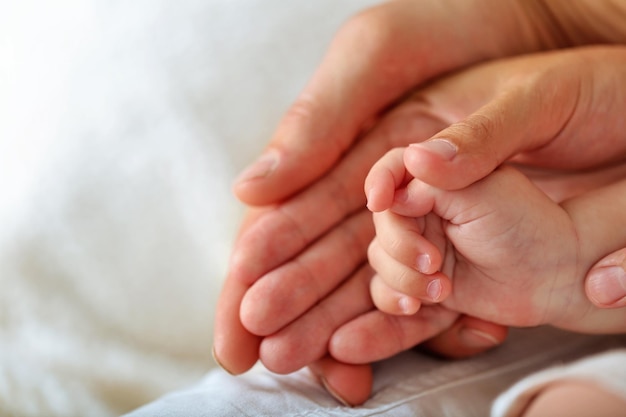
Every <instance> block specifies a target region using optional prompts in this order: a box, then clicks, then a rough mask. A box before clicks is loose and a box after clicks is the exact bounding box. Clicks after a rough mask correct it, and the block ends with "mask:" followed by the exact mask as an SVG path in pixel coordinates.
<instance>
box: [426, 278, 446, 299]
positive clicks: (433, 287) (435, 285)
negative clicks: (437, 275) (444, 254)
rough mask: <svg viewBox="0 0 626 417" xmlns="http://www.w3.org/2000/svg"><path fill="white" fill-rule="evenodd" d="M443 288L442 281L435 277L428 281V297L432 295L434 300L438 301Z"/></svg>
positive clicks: (431, 297)
mask: <svg viewBox="0 0 626 417" xmlns="http://www.w3.org/2000/svg"><path fill="white" fill-rule="evenodd" d="M442 290H443V287H442V286H441V281H440V280H438V279H434V280H432V281H430V282H429V283H428V286H427V287H426V294H428V297H430V299H431V300H432V301H435V302H436V301H438V300H439V298H440V297H441V292H442Z"/></svg>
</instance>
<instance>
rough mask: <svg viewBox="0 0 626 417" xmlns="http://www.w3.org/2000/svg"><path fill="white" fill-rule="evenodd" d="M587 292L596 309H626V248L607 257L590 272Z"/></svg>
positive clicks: (586, 283) (586, 282) (586, 285)
mask: <svg viewBox="0 0 626 417" xmlns="http://www.w3.org/2000/svg"><path fill="white" fill-rule="evenodd" d="M585 292H586V293H587V297H589V300H590V301H591V302H592V303H593V304H594V305H595V306H596V307H600V308H619V307H626V248H625V249H620V250H618V251H616V252H613V253H611V254H609V255H607V256H606V257H604V258H602V259H601V260H600V261H599V262H598V263H597V264H595V265H594V266H593V267H592V268H591V270H589V272H588V274H587V278H586V280H585Z"/></svg>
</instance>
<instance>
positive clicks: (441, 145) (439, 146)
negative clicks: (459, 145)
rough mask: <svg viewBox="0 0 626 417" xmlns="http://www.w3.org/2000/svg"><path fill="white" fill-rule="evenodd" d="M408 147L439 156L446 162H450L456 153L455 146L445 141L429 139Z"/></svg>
mask: <svg viewBox="0 0 626 417" xmlns="http://www.w3.org/2000/svg"><path fill="white" fill-rule="evenodd" d="M410 146H411V147H414V148H419V149H424V150H426V151H428V152H430V153H433V154H435V155H439V156H440V157H441V158H442V159H445V160H446V161H452V160H453V159H454V157H455V156H456V153H457V149H456V146H454V144H452V143H451V142H450V141H448V140H446V139H430V140H427V141H426V142H420V143H414V144H411V145H410Z"/></svg>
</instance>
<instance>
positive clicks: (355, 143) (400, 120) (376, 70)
mask: <svg viewBox="0 0 626 417" xmlns="http://www.w3.org/2000/svg"><path fill="white" fill-rule="evenodd" d="M415 4H416V3H415V2H411V1H395V2H390V3H386V4H383V5H381V6H379V7H377V8H373V9H371V10H369V11H366V12H364V13H362V14H360V15H358V16H356V17H355V18H354V19H352V20H350V21H349V22H348V23H347V24H346V25H345V26H344V28H343V29H342V30H341V31H340V32H339V33H338V35H337V37H336V38H335V41H334V42H333V43H332V45H331V46H330V49H329V51H328V53H327V55H326V57H325V59H324V60H323V62H322V64H321V65H320V67H319V69H318V71H317V72H316V74H315V75H314V77H313V79H312V80H311V82H310V83H309V85H308V86H307V87H306V88H305V90H304V92H303V93H302V94H301V96H300V97H299V98H298V99H297V100H296V102H295V104H294V105H293V107H292V108H291V109H290V110H289V111H288V113H287V114H286V116H285V117H284V119H283V120H282V121H281V123H280V124H279V127H278V129H277V131H276V134H275V135H274V137H273V138H272V140H271V141H270V144H269V145H268V148H267V151H266V153H265V154H264V155H263V156H262V157H261V158H260V160H259V161H258V162H257V163H256V164H253V166H252V167H251V168H250V169H248V170H247V171H246V172H244V173H243V174H242V176H241V177H240V178H239V180H238V182H237V183H236V185H235V189H234V190H235V193H236V194H237V195H238V197H239V198H240V199H241V200H242V201H244V202H246V203H248V204H251V205H257V206H266V207H264V208H259V209H253V210H251V211H250V213H249V215H248V217H247V218H246V220H244V224H243V226H242V230H241V233H240V236H239V238H238V240H237V243H236V245H235V248H234V250H233V257H232V261H231V267H230V271H229V275H228V277H227V279H226V282H225V285H224V288H223V292H222V294H221V296H220V300H219V303H218V306H217V314H216V326H215V339H214V340H215V345H214V354H215V356H216V359H217V360H218V361H219V362H220V363H221V364H222V365H223V366H224V367H225V368H226V369H228V370H229V371H231V372H232V373H235V374H236V373H241V372H245V370H247V369H248V368H249V367H250V366H252V364H253V363H254V362H256V361H257V360H258V359H259V357H261V359H262V360H263V361H264V362H271V361H274V362H278V360H276V359H273V358H272V350H271V349H265V350H264V349H263V343H270V342H266V340H271V339H269V338H267V337H263V336H262V335H257V334H255V333H254V332H252V331H250V329H249V328H247V327H255V326H259V327H266V329H265V330H266V331H262V332H260V333H266V332H267V329H269V328H271V327H273V326H272V325H271V323H250V322H248V321H249V319H250V317H249V316H250V314H249V313H246V311H245V309H246V308H252V307H253V305H254V303H251V304H252V306H250V307H245V308H243V305H242V301H243V300H244V298H245V297H247V296H248V292H249V289H251V287H252V286H253V285H254V284H255V283H256V282H257V281H259V279H260V278H261V277H264V276H266V274H268V273H269V272H272V271H277V270H279V269H281V268H282V271H283V272H285V271H291V272H293V270H289V269H288V268H286V267H285V266H286V265H288V264H289V263H298V262H299V261H300V257H301V256H303V255H304V254H305V253H308V252H314V250H313V248H314V246H315V245H312V243H313V242H319V238H320V237H322V236H327V235H330V234H335V231H336V229H341V228H342V227H343V226H344V223H347V222H350V221H352V220H353V217H354V216H355V214H354V213H356V212H358V211H359V210H361V209H362V207H363V204H364V199H363V197H362V192H361V190H362V181H363V179H364V178H365V175H366V173H367V170H368V169H369V167H371V165H372V164H373V163H374V162H375V161H376V160H377V159H378V158H379V157H380V156H382V155H383V154H384V153H385V152H386V151H387V150H389V149H391V148H393V147H396V146H401V145H406V144H408V143H412V142H416V141H418V140H424V139H427V138H428V137H430V136H432V135H434V134H435V133H437V132H438V131H439V130H441V129H442V128H444V127H445V126H447V124H448V122H449V120H450V118H451V117H450V115H454V117H452V119H455V118H456V117H458V116H459V115H461V116H462V117H465V116H466V115H467V112H465V111H464V110H463V108H464V107H465V105H466V104H467V105H468V106H469V107H472V105H471V103H472V102H475V101H478V102H480V101H482V98H484V97H485V96H489V94H485V93H484V91H483V90H481V88H479V87H476V88H471V89H470V90H469V91H468V92H467V94H466V96H465V97H466V98H463V100H462V101H463V105H460V104H459V103H458V100H452V98H453V97H451V98H450V101H451V102H452V103H450V107H448V108H446V109H445V110H444V111H443V112H442V113H437V111H436V110H434V109H432V108H430V106H429V104H428V103H423V104H422V105H421V106H413V107H412V108H411V109H408V110H407V107H405V108H404V113H401V112H396V113H394V115H395V116H390V115H387V116H384V120H381V119H380V117H381V114H382V112H383V111H384V110H385V109H387V108H388V107H389V106H390V105H391V104H393V103H394V102H395V101H396V100H398V99H399V98H400V97H401V96H402V95H404V94H406V92H407V91H409V90H411V89H413V88H415V87H417V86H419V85H420V84H422V83H424V82H425V81H427V80H429V79H431V78H433V77H435V76H437V75H439V74H441V73H444V72H447V71H450V70H454V69H457V68H461V67H465V66H468V65H472V64H475V63H476V62H478V61H484V60H489V59H495V58H499V57H504V56H510V55H516V54H521V53H526V52H533V51H538V50H545V49H553V48H560V47H565V46H572V45H581V44H585V43H617V42H623V41H624V38H625V36H624V33H623V31H624V29H623V24H622V22H623V16H622V15H620V13H623V10H624V7H623V3H622V2H593V1H580V2H576V4H575V5H571V4H570V3H569V2H549V3H545V2H519V3H518V2H506V3H504V2H494V3H493V4H492V3H490V4H485V3H482V2H449V4H448V3H446V2H441V1H430V2H429V1H423V2H420V3H419V7H415ZM461 9H462V10H461ZM451 10H454V11H455V12H454V13H451V12H450V11H451ZM589 16H594V17H595V18H596V19H588V17H589ZM485 28H489V30H488V31H487V30H486V29H485ZM494 33H497V34H499V36H494ZM434 34H436V35H437V36H434ZM415 40H419V41H418V42H416V41H415ZM355 45H358V46H359V51H360V54H359V56H358V57H357V58H355V57H354V55H353V54H349V53H346V51H352V50H354V49H355ZM363 45H365V46H366V47H363ZM451 45H453V46H454V47H452V48H451V47H450V46H451ZM441 50H446V54H441V53H440V51H441ZM348 57H349V59H348ZM418 63H419V64H418ZM481 85H482V84H481ZM476 90H480V91H476ZM487 90H489V89H487ZM455 96H456V95H455ZM475 96H477V97H479V99H477V100H474V99H473V98H472V97H475ZM471 98H472V99H471ZM455 103H457V104H455ZM457 107H462V108H460V109H458V110H459V111H458V112H457V111H456V110H457ZM416 120H420V122H421V123H419V125H418V123H416V122H415V121H416ZM394 125H395V127H394ZM407 125H409V126H411V131H410V133H411V135H410V137H409V135H408V132H407V130H406V127H407ZM373 126H374V127H373ZM400 127H404V129H400ZM400 130H401V131H402V132H401V133H400ZM374 132H376V133H374ZM366 133H367V134H366ZM470 138H471V137H470ZM357 139H359V140H357ZM464 141H465V139H464V138H460V139H459V142H455V145H456V147H457V150H458V151H457V155H458V156H459V157H458V158H456V159H455V161H451V163H450V164H447V165H446V167H447V168H450V167H452V168H454V169H455V173H460V174H461V175H460V176H461V177H463V178H466V179H467V181H468V183H471V182H473V181H475V180H477V179H478V178H476V177H477V175H475V174H474V169H475V168H476V164H473V165H472V164H466V162H465V161H468V160H475V161H480V158H478V157H479V156H480V155H475V156H476V158H474V157H473V156H472V152H478V149H479V148H478V147H476V146H474V147H472V146H470V144H471V141H469V142H468V146H465V142H464ZM474 143H477V142H474ZM516 143H517V144H518V145H519V142H516ZM503 145H504V144H503V142H489V141H488V142H486V143H485V144H484V146H483V147H481V148H480V149H482V150H487V152H488V153H490V154H493V155H498V156H500V157H502V158H506V155H507V153H509V154H515V153H516V152H517V149H515V148H514V147H509V146H506V147H505V149H501V148H500V147H501V146H503ZM463 155H465V156H468V158H467V159H465V158H463V157H462V156H463ZM546 156H548V153H546ZM473 158H474V159H473ZM312 161H313V162H312ZM440 162H442V163H441V167H443V166H444V165H445V164H444V163H443V161H440ZM495 162H496V161H495V160H486V161H485V162H484V165H485V167H486V168H482V169H481V170H480V172H481V173H482V172H484V171H487V172H488V171H490V170H491V169H493V166H491V165H493V164H494V163H495ZM477 163H478V164H479V165H480V164H481V163H480V162H477ZM435 164H436V162H435ZM464 164H465V165H464ZM470 174H471V175H470ZM457 177H458V176H457ZM448 185H450V186H454V187H457V186H459V184H448ZM330 196H340V198H332V197H330ZM320 205H321V206H324V207H325V208H327V210H324V211H321V210H316V209H315V207H319V206H320ZM369 222H371V220H369ZM367 223H368V220H366V219H364V220H362V227H364V228H367V227H369V228H370V230H371V223H370V225H369V226H368V225H367ZM338 234H339V235H341V233H340V232H339V233H338ZM270 237H271V239H270ZM287 237H289V238H287ZM370 238H371V236H370ZM338 239H339V240H334V238H329V239H328V241H327V243H326V244H327V245H329V246H330V245H333V242H337V241H340V240H341V237H339V238H338ZM268 242H269V243H268ZM366 246H367V245H363V244H362V242H361V241H356V240H353V241H352V243H351V247H350V249H349V250H351V251H353V253H354V254H357V253H361V255H360V256H356V255H354V256H353V257H352V258H351V262H353V264H352V267H353V268H352V270H351V271H350V272H345V271H347V270H348V269H350V268H348V267H347V266H346V267H345V268H344V269H342V270H341V271H342V272H338V273H332V274H331V275H330V276H328V277H327V278H328V279H329V280H331V281H332V283H334V284H335V285H336V287H335V288H341V286H340V284H341V285H345V284H343V283H346V282H349V281H351V280H353V279H358V278H357V276H358V272H356V271H358V270H359V268H360V266H361V265H362V264H363V263H364V262H365V247H366ZM334 247H339V245H338V244H337V245H335V246H334ZM318 249H319V247H318ZM361 250H362V252H361ZM329 252H332V253H334V254H335V255H334V256H333V257H331V258H329V259H328V263H329V264H333V263H334V262H340V260H339V259H338V258H339V257H341V255H342V252H340V251H329ZM314 254H315V252H314V253H313V254H310V255H307V256H308V257H309V260H311V259H314V258H315V256H314ZM303 265H304V268H302V269H301V270H300V271H301V273H302V274H304V275H308V276H310V277H311V278H310V285H316V284H314V283H313V281H315V279H316V277H319V271H317V270H316V269H315V268H317V267H316V266H314V265H315V264H314V263H305V264H303ZM275 273H277V274H279V275H280V272H275ZM283 276H284V279H283V280H287V276H286V275H283ZM278 280H279V281H280V279H278ZM286 282H288V281H286ZM331 286H332V285H331ZM255 291H256V292H257V299H258V295H261V294H262V293H263V290H262V289H261V290H259V289H256V290H255ZM331 294H333V292H332V291H331V292H330V293H323V292H322V293H319V295H317V298H318V299H319V300H322V299H325V298H327V297H329V296H330V295H331ZM250 299H251V300H254V297H252V296H251V297H250ZM259 308H260V309H263V307H259ZM360 310H363V311H360ZM368 311H370V310H369V309H366V308H365V306H360V307H359V309H355V310H354V311H352V312H351V315H352V316H353V317H351V318H354V317H359V316H360V315H362V314H364V313H367V312H368ZM240 312H241V313H242V314H241V316H240ZM305 314H306V313H305ZM440 314H441V317H440V318H441V320H440V321H436V320H434V319H433V321H432V323H435V324H434V325H432V326H429V327H426V328H424V330H420V331H416V332H415V333H412V335H411V336H412V339H411V341H410V342H415V343H419V342H420V341H424V340H426V339H429V338H431V337H432V336H435V335H437V334H440V333H441V336H440V337H441V338H442V339H440V340H443V339H446V340H448V341H449V342H450V343H451V344H444V345H445V346H449V347H450V346H451V347H452V348H448V351H447V352H445V349H444V354H445V353H448V354H451V355H453V356H463V355H464V354H473V353H476V352H477V351H480V350H484V349H485V348H487V347H489V346H493V345H494V343H493V341H494V340H495V342H496V343H499V342H500V341H502V340H503V338H504V337H503V335H504V334H505V332H504V330H503V329H502V327H499V326H495V325H490V324H489V323H485V322H482V321H476V320H469V319H467V318H465V317H462V318H461V319H460V320H461V321H455V319H454V318H451V317H449V315H448V313H444V312H441V313H440ZM433 315H436V314H433ZM246 317H248V318H246ZM351 318H347V317H343V319H342V320H340V321H343V320H345V322H348V321H349V320H350V319H351ZM266 319H267V320H266ZM266 319H263V320H261V321H268V322H271V321H272V318H271V317H269V318H268V317H266ZM431 319H432V317H431ZM244 322H245V323H246V325H245V326H244ZM338 323H339V322H337V324H338ZM476 323H480V325H479V327H480V326H482V327H480V329H477V328H476V327H474V329H477V330H480V331H486V332H487V333H486V334H487V335H488V336H489V337H487V338H486V339H485V338H482V342H483V344H482V347H481V348H477V346H478V345H479V344H477V343H467V341H468V339H467V338H466V337H465V336H466V335H467V334H468V333H467V332H464V331H462V330H463V329H464V328H466V325H468V324H469V325H470V328H471V326H476ZM338 325H339V324H338ZM446 329H447V332H444V331H445V330H446ZM253 330H259V329H256V328H254V329H253ZM327 332H328V330H327V329H325V330H324V332H323V334H313V335H312V337H317V336H319V337H320V339H318V340H322V341H323V340H324V338H325V337H326V336H327V334H326V333H327ZM442 332H444V333H442ZM464 335H465V336H464ZM471 339H472V338H470V340H471ZM478 340H480V338H479V339H473V342H477V341H478ZM486 342H489V343H486ZM415 343H414V344H415ZM279 345H280V344H279ZM434 345H436V343H434ZM400 347H402V346H397V348H400ZM439 348H441V345H440V346H439ZM274 352H277V355H276V357H280V356H281V355H283V356H284V354H285V352H284V351H280V350H278V351H276V350H274ZM312 359H313V360H314V359H318V358H312ZM334 364H335V363H334V362H333V361H332V359H329V361H327V362H326V366H324V367H323V369H322V368H320V367H316V366H315V365H314V366H313V368H314V369H316V370H318V371H319V370H320V369H322V371H320V372H321V374H319V375H321V378H322V379H324V380H325V381H326V383H327V385H328V386H332V388H333V391H334V392H335V393H337V394H338V395H339V396H341V397H342V398H343V399H344V400H346V402H347V403H350V404H357V403H359V402H362V401H363V400H364V399H365V398H367V396H368V395H369V390H370V389H371V385H370V384H369V383H367V382H365V383H363V384H361V383H359V382H358V381H360V380H361V379H360V376H361V375H363V374H366V373H368V372H371V370H370V369H369V367H368V366H367V365H365V366H355V367H347V366H345V365H343V364H336V365H337V368H334ZM292 367H293V364H292ZM286 368H288V366H287V367H286ZM334 369H337V370H339V371H338V372H334V371H333V370H334ZM328 375H332V376H333V378H327V377H326V376H328ZM337 375H340V376H341V377H336V376H337ZM346 381H351V382H350V383H349V384H348V383H346ZM364 381H367V380H366V379H364Z"/></svg>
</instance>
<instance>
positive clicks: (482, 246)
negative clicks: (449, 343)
mask: <svg viewBox="0 0 626 417" xmlns="http://www.w3.org/2000/svg"><path fill="white" fill-rule="evenodd" d="M403 155H404V151H403V150H402V149H397V150H393V151H391V152H389V153H388V154H387V155H386V156H385V157H383V158H382V159H381V160H380V161H379V162H378V163H377V164H376V165H375V166H374V167H373V168H372V170H371V172H370V174H369V176H368V178H367V182H366V188H367V189H368V190H369V192H368V207H369V208H370V209H371V210H372V211H374V212H375V214H374V222H375V227H376V232H377V236H376V238H375V240H374V241H373V242H372V244H371V246H370V249H369V253H368V254H369V260H370V263H371V265H372V266H373V267H374V269H375V270H376V271H377V275H376V276H375V277H374V278H373V280H372V283H371V292H372V298H373V300H374V303H375V304H376V305H377V306H378V307H379V308H380V309H381V310H383V311H385V312H389V313H393V314H411V313H413V312H415V311H416V308H415V306H416V305H418V304H419V300H420V299H421V300H423V299H425V297H424V296H423V294H422V293H420V292H419V291H418V290H416V288H419V287H420V286H419V285H418V284H416V283H422V285H423V283H425V282H432V281H433V280H434V279H440V280H441V282H443V283H450V282H451V284H452V291H451V293H450V295H449V296H448V297H447V298H446V299H445V300H444V301H443V305H444V306H446V307H448V308H450V309H452V310H455V311H459V312H463V313H466V314H470V315H473V316H475V317H479V318H482V319H485V320H490V321H493V322H496V323H499V324H505V325H513V326H534V325H539V324H552V325H556V326H559V327H562V328H566V329H571V330H576V331H584V332H616V331H626V326H625V325H624V320H623V318H624V316H625V314H624V313H623V312H619V311H615V310H613V311H611V310H600V309H597V308H594V307H593V306H592V305H591V303H590V302H589V301H588V299H587V298H586V296H585V293H584V287H583V280H584V277H585V274H586V272H587V270H588V269H589V268H590V267H591V266H592V265H593V263H594V262H596V261H597V260H598V259H599V258H600V257H601V256H602V255H604V254H606V253H608V252H610V251H612V250H615V249H617V248H619V247H622V246H623V245H624V244H625V243H626V242H623V241H622V239H621V238H620V236H619V234H618V233H615V224H616V222H617V223H618V224H619V223H620V222H619V221H620V220H622V219H623V217H624V215H623V214H622V213H625V212H626V181H620V182H616V183H614V184H611V185H607V186H604V187H600V188H598V189H596V190H594V191H591V192H587V193H585V194H582V195H580V196H577V197H574V198H572V199H570V200H567V201H565V202H563V203H562V204H557V203H555V202H554V201H552V200H551V199H550V198H548V197H547V196H546V195H545V194H544V193H543V192H542V191H540V190H539V189H538V188H537V187H536V186H534V185H533V184H532V183H531V182H530V181H529V180H528V179H527V178H526V177H525V176H524V175H522V174H521V173H520V172H518V171H517V170H515V169H513V168H511V167H506V166H505V167H502V168H499V169H498V170H496V171H494V172H493V173H492V174H490V175H489V176H487V177H486V178H485V179H483V180H481V181H479V182H477V183H475V184H473V185H470V186H469V187H466V188H464V189H461V190H457V191H445V190H441V189H437V188H434V187H432V186H430V185H427V184H425V183H423V182H421V181H419V180H415V179H412V178H411V175H410V174H409V172H408V170H407V169H406V167H405V164H404V161H403ZM420 257H422V258H423V257H427V258H430V260H431V263H430V265H431V270H427V271H424V270H423V268H420V267H419V266H418V264H419V262H416V259H420ZM433 270H434V271H433ZM448 280H449V281H448ZM443 288H446V287H445V286H444V287H443ZM442 298H443V297H442ZM426 299H427V298H426ZM407 306H410V307H412V309H407Z"/></svg>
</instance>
